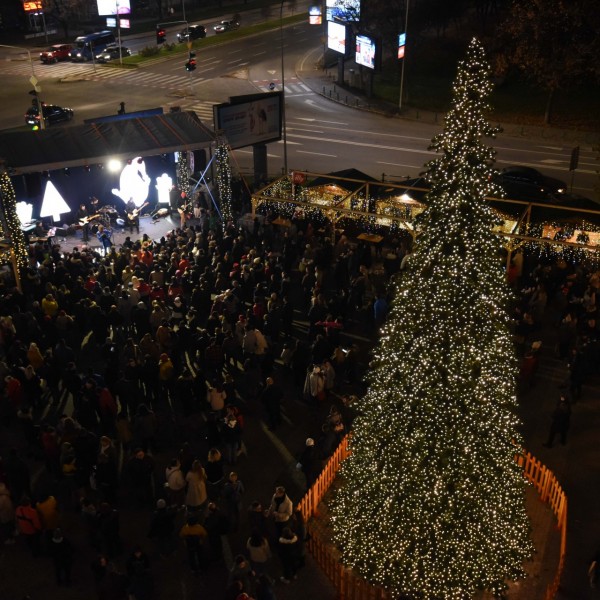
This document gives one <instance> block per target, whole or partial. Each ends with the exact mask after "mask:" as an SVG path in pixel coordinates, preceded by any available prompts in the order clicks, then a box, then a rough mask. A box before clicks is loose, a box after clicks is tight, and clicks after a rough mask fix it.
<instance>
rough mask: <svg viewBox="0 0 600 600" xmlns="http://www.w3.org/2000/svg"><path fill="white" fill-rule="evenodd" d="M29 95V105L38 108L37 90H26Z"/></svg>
mask: <svg viewBox="0 0 600 600" xmlns="http://www.w3.org/2000/svg"><path fill="white" fill-rule="evenodd" d="M28 93H29V94H30V95H31V96H33V98H32V99H31V106H33V107H34V108H37V109H38V110H39V108H40V103H39V101H38V95H37V91H36V90H31V91H30V92H28Z"/></svg>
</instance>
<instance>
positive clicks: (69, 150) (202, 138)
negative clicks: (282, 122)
mask: <svg viewBox="0 0 600 600" xmlns="http://www.w3.org/2000/svg"><path fill="white" fill-rule="evenodd" d="M214 141H215V134H214V133H213V132H212V131H211V130H210V129H209V128H208V127H206V126H205V125H203V124H202V123H201V122H200V119H199V118H198V117H197V116H196V113H194V112H192V111H189V112H176V113H168V114H165V115H155V116H152V117H143V118H133V119H127V120H123V121H113V122H111V123H88V124H85V125H74V126H72V127H55V128H52V127H50V128H48V129H46V130H44V131H7V132H0V162H4V164H5V166H6V168H7V170H8V171H9V173H10V174H11V175H13V174H14V175H16V174H21V173H34V172H40V171H51V170H53V169H62V168H65V167H83V166H86V165H95V164H98V163H102V162H105V161H106V160H108V159H110V158H115V159H120V160H127V159H129V158H132V157H135V156H154V155H156V154H166V153H169V152H181V151H188V150H197V149H199V148H207V147H209V146H210V145H211V144H212V143H213V142H214Z"/></svg>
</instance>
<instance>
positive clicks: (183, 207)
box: [177, 192, 190, 229]
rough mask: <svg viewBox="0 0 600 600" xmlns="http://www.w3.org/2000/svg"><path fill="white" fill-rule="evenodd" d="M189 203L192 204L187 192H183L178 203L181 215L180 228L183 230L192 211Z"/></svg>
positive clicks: (178, 210)
mask: <svg viewBox="0 0 600 600" xmlns="http://www.w3.org/2000/svg"><path fill="white" fill-rule="evenodd" d="M189 202H190V199H189V198H188V197H187V195H186V194H185V192H181V195H180V197H179V200H178V202H177V212H178V213H179V219H180V224H179V227H181V229H183V228H184V227H185V222H186V221H187V220H188V218H189V212H188V211H189V210H190V205H189Z"/></svg>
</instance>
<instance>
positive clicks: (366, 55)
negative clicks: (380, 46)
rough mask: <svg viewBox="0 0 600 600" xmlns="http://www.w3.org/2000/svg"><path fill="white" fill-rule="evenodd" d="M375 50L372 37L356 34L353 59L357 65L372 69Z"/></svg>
mask: <svg viewBox="0 0 600 600" xmlns="http://www.w3.org/2000/svg"><path fill="white" fill-rule="evenodd" d="M376 50H377V46H376V43H375V40H374V39H373V38H370V37H368V36H366V35H357V36H356V56H355V58H354V60H355V61H356V64H357V65H362V66H363V67H368V68H369V69H374V68H375V53H376Z"/></svg>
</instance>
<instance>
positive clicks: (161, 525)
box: [148, 498, 176, 558]
mask: <svg viewBox="0 0 600 600" xmlns="http://www.w3.org/2000/svg"><path fill="white" fill-rule="evenodd" d="M175 514H176V513H175V511H174V510H173V509H172V508H169V507H167V503H166V502H165V501H164V500H163V499H162V498H161V499H160V500H157V502H156V510H155V511H154V514H153V515H152V521H151V523H150V531H149V532H148V537H149V538H150V539H153V540H154V541H155V543H156V547H157V549H158V553H159V554H160V556H161V557H162V558H166V557H167V556H168V555H169V553H170V552H171V550H172V548H173V532H174V531H175V523H174V521H175Z"/></svg>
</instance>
